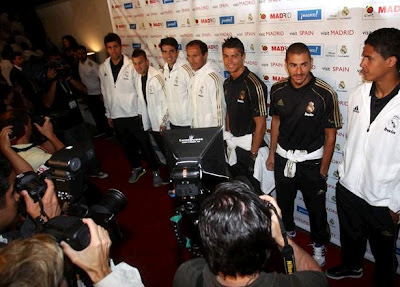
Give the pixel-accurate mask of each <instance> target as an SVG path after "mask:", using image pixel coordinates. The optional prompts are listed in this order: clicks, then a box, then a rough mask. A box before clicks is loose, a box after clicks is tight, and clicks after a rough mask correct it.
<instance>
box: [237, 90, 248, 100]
mask: <svg viewBox="0 0 400 287" xmlns="http://www.w3.org/2000/svg"><path fill="white" fill-rule="evenodd" d="M245 97H246V92H245V91H240V93H239V95H238V96H237V102H238V103H244V99H245Z"/></svg>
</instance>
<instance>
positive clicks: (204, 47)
mask: <svg viewBox="0 0 400 287" xmlns="http://www.w3.org/2000/svg"><path fill="white" fill-rule="evenodd" d="M193 46H198V47H199V48H200V51H201V54H202V55H203V56H204V55H205V54H206V53H208V47H207V44H206V43H204V42H203V41H201V40H192V41H190V42H189V43H187V44H186V49H187V48H188V47H193Z"/></svg>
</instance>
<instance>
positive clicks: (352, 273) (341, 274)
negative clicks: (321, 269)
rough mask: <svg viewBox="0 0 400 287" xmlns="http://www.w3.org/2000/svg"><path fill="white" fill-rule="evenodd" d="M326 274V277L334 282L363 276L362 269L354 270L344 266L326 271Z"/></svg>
mask: <svg viewBox="0 0 400 287" xmlns="http://www.w3.org/2000/svg"><path fill="white" fill-rule="evenodd" d="M325 273H326V277H328V278H331V279H334V280H340V279H343V278H360V277H362V276H363V270H362V268H360V269H357V270H352V269H348V268H346V267H344V266H343V265H340V266H337V267H332V268H329V269H328V270H326V272H325Z"/></svg>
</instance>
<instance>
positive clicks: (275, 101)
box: [269, 74, 342, 153]
mask: <svg viewBox="0 0 400 287" xmlns="http://www.w3.org/2000/svg"><path fill="white" fill-rule="evenodd" d="M269 114H270V115H271V116H279V119H280V124H279V138H278V143H279V145H280V146H281V147H282V148H283V149H285V150H296V149H297V150H307V152H309V153H310V152H313V151H315V150H318V149H319V148H320V147H321V146H323V145H324V141H325V129H326V128H336V129H340V128H341V127H342V123H341V119H342V117H341V115H340V110H339V103H338V97H337V94H336V92H335V91H334V90H333V89H332V87H330V86H329V85H328V84H327V83H325V82H324V81H322V80H321V79H319V78H316V77H314V75H313V74H311V80H310V81H309V82H308V83H307V84H306V85H304V86H302V87H300V88H295V87H293V85H292V84H291V82H290V78H286V79H283V80H281V81H279V82H277V83H275V84H274V85H273V86H272V87H271V106H270V110H269Z"/></svg>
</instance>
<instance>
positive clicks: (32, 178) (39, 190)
mask: <svg viewBox="0 0 400 287" xmlns="http://www.w3.org/2000/svg"><path fill="white" fill-rule="evenodd" d="M14 184H15V189H16V191H18V192H21V191H22V190H24V189H25V190H26V191H27V192H28V194H29V196H30V197H31V198H32V199H33V201H34V202H38V201H39V200H40V199H41V198H42V197H43V196H44V194H45V193H46V189H47V184H46V182H44V180H43V179H42V178H40V177H39V176H38V175H37V174H36V173H34V172H33V171H28V172H25V173H21V174H19V175H17V177H16V179H15V183H14Z"/></svg>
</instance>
